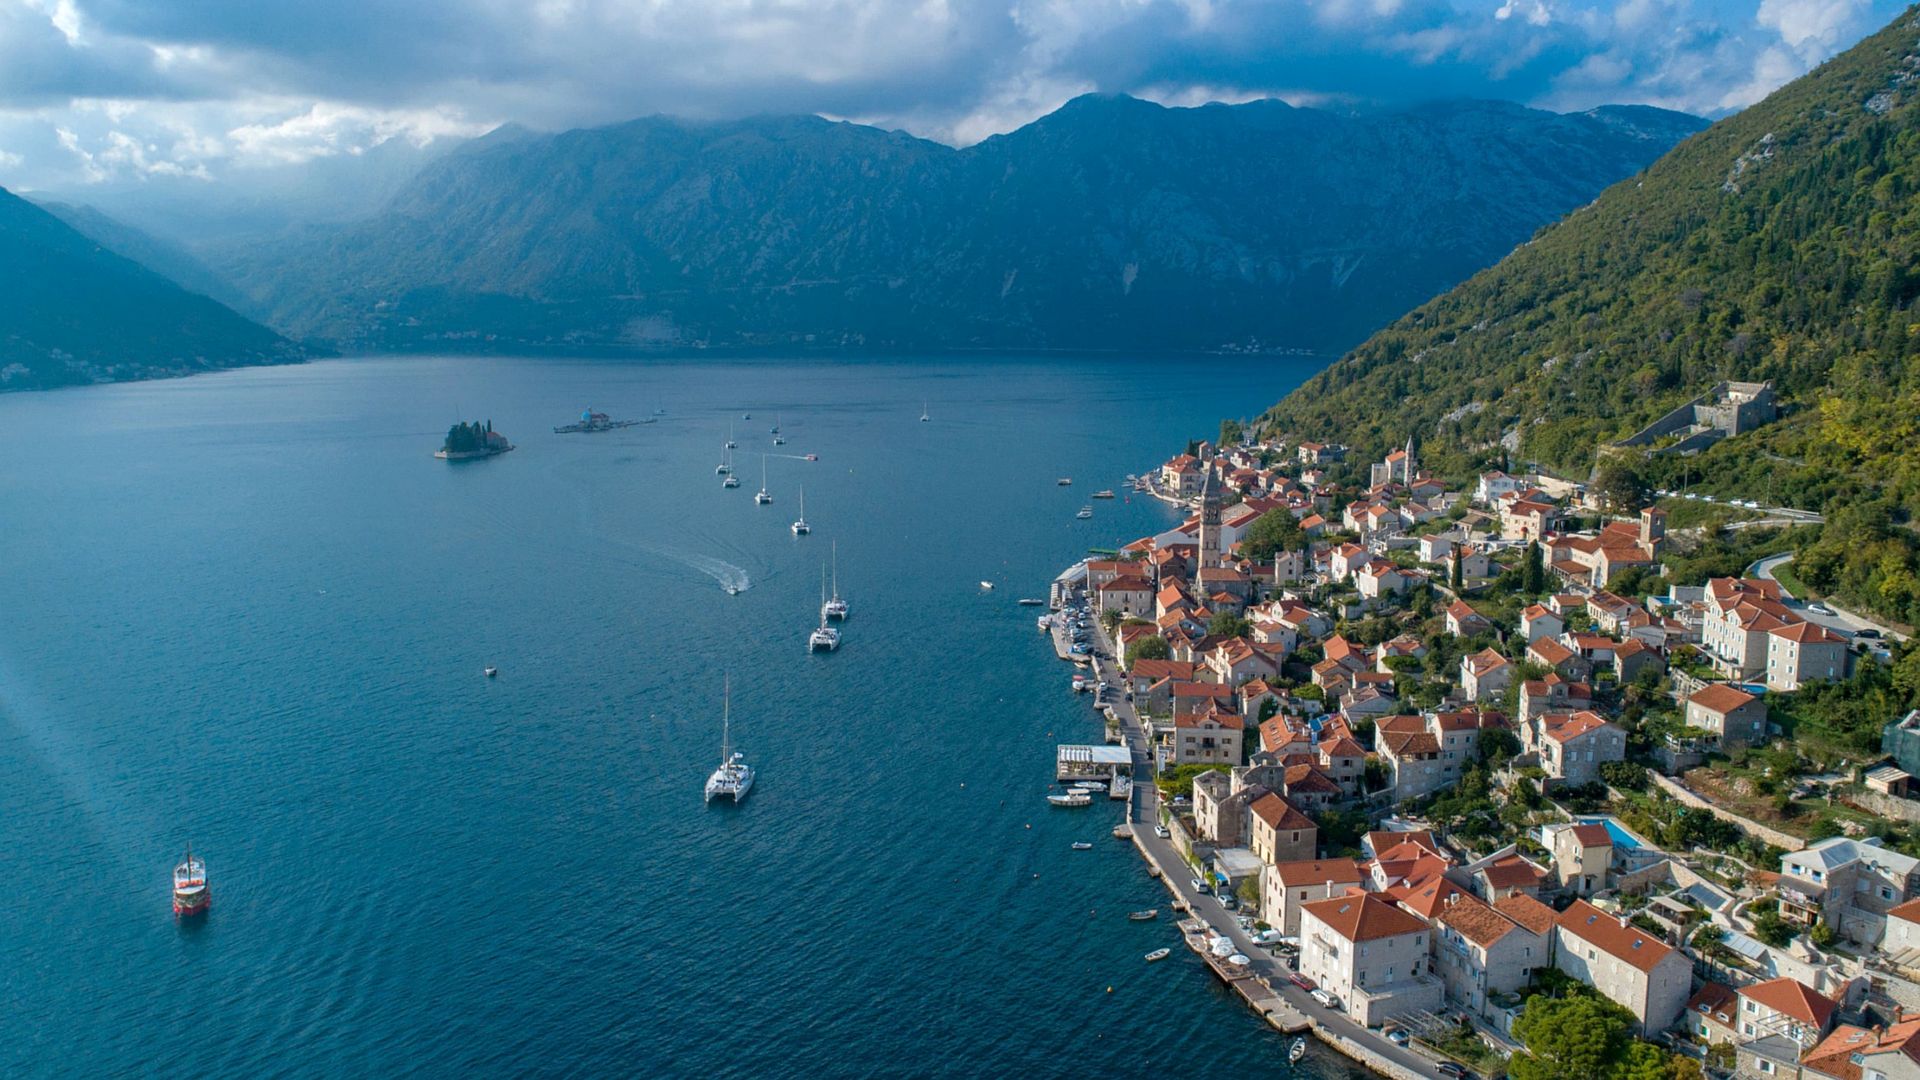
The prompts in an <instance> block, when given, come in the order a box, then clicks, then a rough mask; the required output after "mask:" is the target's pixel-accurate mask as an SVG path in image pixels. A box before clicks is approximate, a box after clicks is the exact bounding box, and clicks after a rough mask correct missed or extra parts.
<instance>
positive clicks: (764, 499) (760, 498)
mask: <svg viewBox="0 0 1920 1080" xmlns="http://www.w3.org/2000/svg"><path fill="white" fill-rule="evenodd" d="M753 501H754V502H756V503H758V504H760V505H761V506H772V505H773V496H771V495H769V494H767V455H765V454H761V455H760V490H759V492H758V493H756V494H755V495H754V497H753Z"/></svg>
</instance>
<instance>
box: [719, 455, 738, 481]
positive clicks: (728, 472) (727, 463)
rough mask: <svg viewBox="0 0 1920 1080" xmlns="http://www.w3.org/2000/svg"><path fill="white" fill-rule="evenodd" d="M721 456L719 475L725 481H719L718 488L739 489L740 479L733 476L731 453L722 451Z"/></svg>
mask: <svg viewBox="0 0 1920 1080" xmlns="http://www.w3.org/2000/svg"><path fill="white" fill-rule="evenodd" d="M721 454H722V460H721V462H720V473H721V475H723V476H725V477H726V479H725V480H722V481H720V486H721V487H728V488H737V487H739V486H740V478H739V477H737V476H735V475H733V451H731V450H724V451H722V452H721Z"/></svg>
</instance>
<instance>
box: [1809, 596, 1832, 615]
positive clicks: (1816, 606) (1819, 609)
mask: <svg viewBox="0 0 1920 1080" xmlns="http://www.w3.org/2000/svg"><path fill="white" fill-rule="evenodd" d="M1807 610H1808V611H1811V612H1814V613H1816V614H1819V615H1831V614H1833V609H1832V608H1830V607H1828V606H1827V605H1825V604H1823V603H1821V602H1820V601H1818V600H1815V601H1814V602H1813V603H1811V604H1808V605H1807Z"/></svg>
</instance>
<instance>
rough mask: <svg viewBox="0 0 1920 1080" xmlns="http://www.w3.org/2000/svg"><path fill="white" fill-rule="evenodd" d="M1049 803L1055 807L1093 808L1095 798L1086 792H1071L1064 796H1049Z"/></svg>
mask: <svg viewBox="0 0 1920 1080" xmlns="http://www.w3.org/2000/svg"><path fill="white" fill-rule="evenodd" d="M1047 802H1048V803H1049V804H1050V805H1053V806H1091V805H1093V796H1091V795H1089V794H1087V793H1086V792H1084V791H1069V792H1067V793H1066V794H1064V795H1049V796H1047Z"/></svg>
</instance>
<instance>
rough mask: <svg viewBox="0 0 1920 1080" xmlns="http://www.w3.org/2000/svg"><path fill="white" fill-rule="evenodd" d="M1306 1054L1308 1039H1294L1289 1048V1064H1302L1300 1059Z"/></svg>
mask: <svg viewBox="0 0 1920 1080" xmlns="http://www.w3.org/2000/svg"><path fill="white" fill-rule="evenodd" d="M1306 1056H1307V1040H1305V1039H1295V1040H1293V1045H1292V1046H1290V1047H1288V1048H1287V1064H1289V1065H1298V1064H1300V1059H1301V1058H1303V1057H1306Z"/></svg>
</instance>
